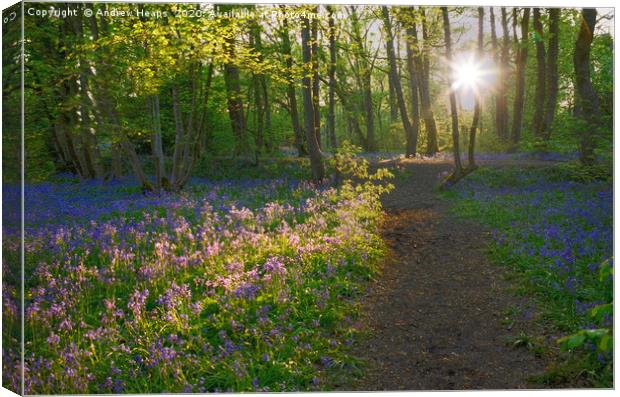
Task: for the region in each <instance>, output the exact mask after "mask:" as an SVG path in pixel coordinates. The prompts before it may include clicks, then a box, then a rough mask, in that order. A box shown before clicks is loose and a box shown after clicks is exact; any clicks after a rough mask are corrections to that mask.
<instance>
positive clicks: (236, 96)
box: [224, 36, 250, 155]
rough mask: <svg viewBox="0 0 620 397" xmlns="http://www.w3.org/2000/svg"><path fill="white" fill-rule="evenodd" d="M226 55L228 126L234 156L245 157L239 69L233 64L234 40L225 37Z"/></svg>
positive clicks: (225, 81)
mask: <svg viewBox="0 0 620 397" xmlns="http://www.w3.org/2000/svg"><path fill="white" fill-rule="evenodd" d="M225 41H226V53H227V54H228V58H229V60H228V62H227V63H225V64H224V83H225V85H226V96H227V101H228V115H229V117H230V124H231V128H232V131H233V135H234V136H235V140H236V142H235V155H247V154H248V152H249V149H250V147H249V143H248V137H247V127H246V121H245V115H244V110H243V99H242V94H241V82H240V78H239V68H238V67H237V65H235V64H234V62H235V61H234V60H235V38H234V37H232V36H230V37H226V40H225Z"/></svg>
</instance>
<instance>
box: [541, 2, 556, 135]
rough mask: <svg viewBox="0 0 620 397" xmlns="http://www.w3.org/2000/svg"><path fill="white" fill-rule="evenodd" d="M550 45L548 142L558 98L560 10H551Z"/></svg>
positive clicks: (545, 125)
mask: <svg viewBox="0 0 620 397" xmlns="http://www.w3.org/2000/svg"><path fill="white" fill-rule="evenodd" d="M548 12H549V44H548V51H547V65H546V66H547V70H546V73H545V77H546V78H547V82H546V84H545V85H546V89H547V93H546V95H545V97H546V98H545V99H546V103H545V117H544V122H543V127H542V134H543V138H544V139H545V140H546V141H548V140H549V138H550V137H551V131H552V126H553V118H554V116H555V108H556V106H557V103H556V102H557V98H558V54H559V49H560V48H559V43H560V40H559V34H560V30H559V23H560V9H559V8H549V10H548Z"/></svg>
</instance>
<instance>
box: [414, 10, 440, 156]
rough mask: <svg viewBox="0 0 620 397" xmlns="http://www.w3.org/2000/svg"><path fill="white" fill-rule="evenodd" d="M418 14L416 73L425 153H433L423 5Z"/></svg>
mask: <svg viewBox="0 0 620 397" xmlns="http://www.w3.org/2000/svg"><path fill="white" fill-rule="evenodd" d="M420 16H421V17H422V38H423V39H424V45H423V49H422V53H421V54H420V57H418V60H417V63H418V75H419V76H420V77H421V78H420V80H419V82H418V87H419V90H420V105H421V108H422V117H423V118H424V128H425V130H426V154H428V155H431V156H432V155H434V154H435V153H437V152H438V151H439V145H438V144H437V125H436V124H435V116H434V114H433V109H432V107H431V94H430V60H429V51H430V45H429V43H428V42H429V35H428V27H427V26H428V21H427V20H426V12H425V11H424V7H420Z"/></svg>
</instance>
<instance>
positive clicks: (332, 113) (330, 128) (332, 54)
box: [327, 6, 337, 150]
mask: <svg viewBox="0 0 620 397" xmlns="http://www.w3.org/2000/svg"><path fill="white" fill-rule="evenodd" d="M327 12H328V14H329V17H328V24H329V25H328V26H329V69H328V77H329V86H328V101H329V104H328V106H329V111H328V113H327V134H328V136H329V142H330V145H331V147H332V150H335V149H336V147H337V143H336V100H335V93H336V61H337V59H336V55H337V48H336V25H335V21H334V10H333V7H332V6H327Z"/></svg>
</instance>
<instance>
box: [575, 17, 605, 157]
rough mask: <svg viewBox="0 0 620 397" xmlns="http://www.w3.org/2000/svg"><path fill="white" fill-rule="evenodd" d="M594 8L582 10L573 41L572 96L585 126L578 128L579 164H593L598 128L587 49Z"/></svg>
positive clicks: (593, 21) (588, 49)
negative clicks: (574, 96) (575, 38)
mask: <svg viewBox="0 0 620 397" xmlns="http://www.w3.org/2000/svg"><path fill="white" fill-rule="evenodd" d="M595 24H596V8H584V9H582V10H581V24H580V27H579V34H578V35H577V41H576V42H575V53H574V55H573V64H574V66H575V93H576V94H577V95H576V101H577V103H576V105H577V108H578V109H579V115H580V117H581V118H582V119H583V121H584V123H583V124H582V125H580V126H579V129H580V134H579V135H580V137H579V138H580V149H581V154H580V158H579V159H580V161H581V163H582V164H583V165H592V164H594V163H595V162H596V157H595V155H594V149H595V148H596V139H595V138H596V134H597V132H598V131H597V130H598V128H599V114H600V107H599V100H598V96H597V94H596V91H595V90H594V87H593V86H592V81H591V79H590V49H591V45H592V39H593V38H594V28H595Z"/></svg>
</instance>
